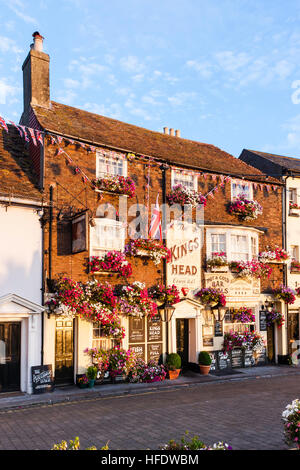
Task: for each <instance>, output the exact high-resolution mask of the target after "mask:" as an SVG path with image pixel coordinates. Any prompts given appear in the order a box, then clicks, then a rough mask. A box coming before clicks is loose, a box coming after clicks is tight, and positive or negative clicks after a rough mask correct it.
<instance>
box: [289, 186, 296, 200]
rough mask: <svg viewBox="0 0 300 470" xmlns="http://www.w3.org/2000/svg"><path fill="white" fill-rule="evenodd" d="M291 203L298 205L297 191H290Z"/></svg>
mask: <svg viewBox="0 0 300 470" xmlns="http://www.w3.org/2000/svg"><path fill="white" fill-rule="evenodd" d="M289 201H290V202H294V203H297V189H289Z"/></svg>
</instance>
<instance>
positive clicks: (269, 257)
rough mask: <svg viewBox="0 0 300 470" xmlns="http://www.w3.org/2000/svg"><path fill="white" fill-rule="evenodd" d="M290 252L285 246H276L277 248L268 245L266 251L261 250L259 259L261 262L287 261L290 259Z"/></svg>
mask: <svg viewBox="0 0 300 470" xmlns="http://www.w3.org/2000/svg"><path fill="white" fill-rule="evenodd" d="M289 257H290V255H289V253H288V252H287V251H286V250H284V249H283V248H279V247H278V246H276V247H275V248H273V249H272V248H270V247H267V250H266V251H261V252H260V253H259V255H258V260H259V261H260V262H261V263H285V262H286V261H287V260H288V259H289Z"/></svg>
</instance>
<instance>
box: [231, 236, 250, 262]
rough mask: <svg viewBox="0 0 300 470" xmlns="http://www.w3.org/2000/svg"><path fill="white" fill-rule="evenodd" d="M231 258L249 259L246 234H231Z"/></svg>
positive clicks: (235, 259)
mask: <svg viewBox="0 0 300 470" xmlns="http://www.w3.org/2000/svg"><path fill="white" fill-rule="evenodd" d="M231 258H232V260H233V261H248V259H249V253H248V243H247V237H246V236H245V235H231Z"/></svg>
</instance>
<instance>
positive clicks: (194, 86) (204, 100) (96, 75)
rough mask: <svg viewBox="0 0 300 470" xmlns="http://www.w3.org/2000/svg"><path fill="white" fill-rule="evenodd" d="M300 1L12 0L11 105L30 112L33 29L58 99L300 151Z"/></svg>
mask: <svg viewBox="0 0 300 470" xmlns="http://www.w3.org/2000/svg"><path fill="white" fill-rule="evenodd" d="M299 26H300V0H288V1H286V2H283V1H282V0H184V1H183V0H151V1H149V0H111V1H109V2H108V1H104V0H51V1H47V0H31V1H30V0H9V1H4V0H0V115H1V116H2V117H3V118H4V119H6V120H12V121H14V122H18V121H19V118H20V116H21V113H22V109H23V89H22V87H23V81H22V80H23V79H22V64H23V61H24V60H25V58H26V56H27V54H28V52H29V47H30V44H31V42H32V33H33V32H34V31H39V32H40V33H41V34H42V35H43V36H44V37H45V41H44V50H45V52H47V53H48V54H49V55H50V93H51V99H52V100H54V101H58V102H61V103H64V104H68V105H70V106H75V107H78V108H81V109H85V110H87V111H91V112H94V113H97V114H101V115H104V116H108V117H112V118H115V119H118V120H121V121H125V122H128V123H131V124H135V125H137V126H141V127H145V128H147V129H151V130H154V131H158V132H162V130H163V127H165V126H166V127H169V128H174V129H180V131H181V136H182V137H183V138H186V139H192V140H197V141H200V142H206V143H209V144H213V145H215V146H217V147H220V148H221V149H223V150H225V151H227V152H229V153H231V154H232V155H234V156H235V157H238V156H239V155H240V153H241V151H242V150H243V148H248V149H255V150H260V151H265V152H271V153H276V154H281V155H287V156H294V157H299V158H300V60H299V58H300V27H299Z"/></svg>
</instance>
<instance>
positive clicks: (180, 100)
mask: <svg viewBox="0 0 300 470" xmlns="http://www.w3.org/2000/svg"><path fill="white" fill-rule="evenodd" d="M196 96H197V93H195V92H186V91H182V92H178V93H175V94H174V95H173V96H170V97H169V98H168V101H169V103H171V104H172V105H173V106H185V105H186V104H187V102H188V101H189V100H191V99H193V98H195V97H196Z"/></svg>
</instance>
